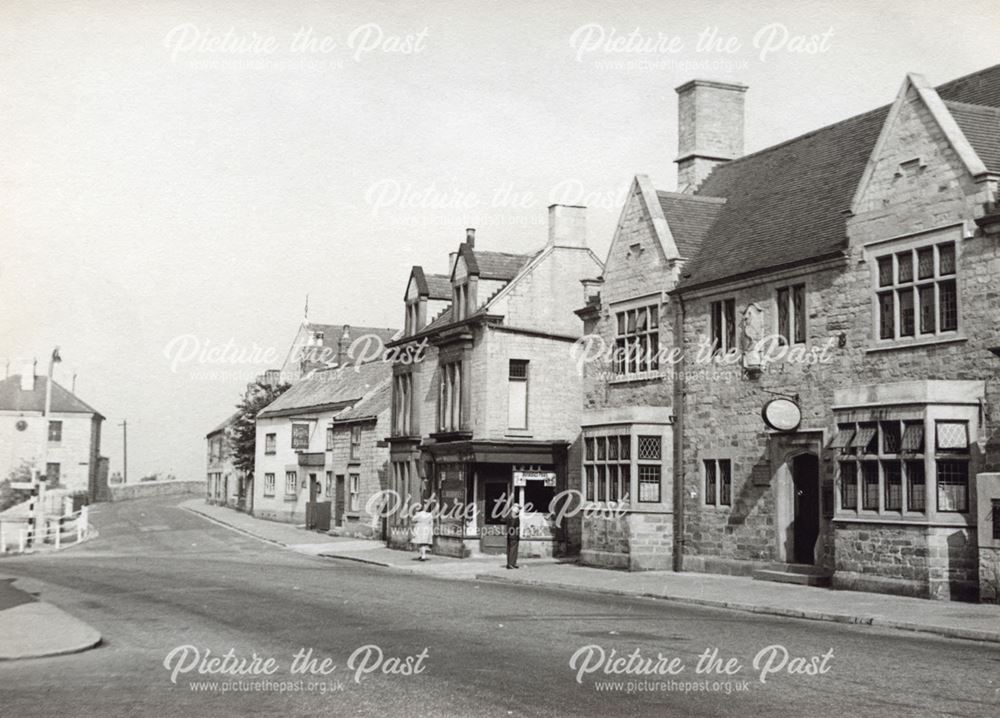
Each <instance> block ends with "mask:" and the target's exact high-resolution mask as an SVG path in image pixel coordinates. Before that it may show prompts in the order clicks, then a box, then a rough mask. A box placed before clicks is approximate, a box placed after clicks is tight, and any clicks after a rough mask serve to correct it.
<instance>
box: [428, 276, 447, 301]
mask: <svg viewBox="0 0 1000 718" xmlns="http://www.w3.org/2000/svg"><path fill="white" fill-rule="evenodd" d="M424 276H425V278H426V279H427V298H428V299H449V300H450V299H451V279H449V278H448V275H447V274H426V275H424Z"/></svg>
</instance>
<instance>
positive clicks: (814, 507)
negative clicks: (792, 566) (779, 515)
mask: <svg viewBox="0 0 1000 718" xmlns="http://www.w3.org/2000/svg"><path fill="white" fill-rule="evenodd" d="M791 468H792V485H793V488H794V492H795V500H794V504H793V506H794V508H793V511H794V514H793V516H794V518H793V524H792V560H793V561H794V563H800V564H809V565H812V564H815V563H816V539H818V538H819V521H820V506H819V459H818V458H817V457H816V455H815V454H799V455H798V456H796V457H795V458H794V459H792V467H791Z"/></svg>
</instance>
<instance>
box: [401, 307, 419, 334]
mask: <svg viewBox="0 0 1000 718" xmlns="http://www.w3.org/2000/svg"><path fill="white" fill-rule="evenodd" d="M404 326H405V328H406V334H408V335H409V334H416V333H417V332H419V331H420V329H421V327H420V303H419V300H416V301H409V302H407V303H406V323H405V325H404Z"/></svg>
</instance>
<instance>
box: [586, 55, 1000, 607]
mask: <svg viewBox="0 0 1000 718" xmlns="http://www.w3.org/2000/svg"><path fill="white" fill-rule="evenodd" d="M677 91H678V95H679V122H680V126H679V141H680V148H679V150H680V152H679V156H678V159H677V163H678V186H679V188H680V190H681V191H680V192H679V193H674V192H658V191H656V190H655V189H653V188H652V187H651V186H650V185H649V181H648V180H647V179H646V178H644V177H638V178H637V179H636V181H635V183H634V185H633V190H632V192H631V193H630V196H629V199H628V200H627V202H626V206H625V208H624V209H623V212H622V217H621V220H620V222H619V227H618V230H617V232H616V235H615V238H614V241H613V244H612V247H611V251H610V254H609V257H608V260H607V263H606V268H605V272H604V274H603V276H602V277H601V280H602V281H601V283H600V284H599V289H600V297H599V298H598V299H596V300H595V301H593V302H590V303H588V304H587V306H586V307H584V308H583V309H581V310H579V312H578V313H579V314H580V316H582V317H583V318H584V320H585V321H586V324H587V331H588V332H589V333H592V334H594V335H596V336H599V337H600V338H601V340H602V341H603V342H604V343H605V344H607V345H615V346H619V347H626V348H639V349H652V348H653V347H656V348H657V349H658V350H659V352H657V353H652V352H645V353H643V352H638V353H635V354H625V356H626V358H625V359H621V358H620V357H619V356H617V355H616V357H615V358H613V359H612V360H610V361H609V362H604V363H602V362H599V361H595V362H589V363H588V364H587V366H586V368H585V395H586V399H585V418H584V421H583V431H584V437H585V440H586V439H587V437H589V436H593V437H594V439H595V441H598V442H599V441H601V438H600V437H601V436H605V437H606V436H610V435H611V434H614V433H621V434H624V435H628V436H631V437H632V438H631V439H630V440H629V441H630V445H629V451H630V458H629V462H630V465H628V467H627V468H628V474H629V481H628V483H629V485H630V486H631V489H632V491H631V492H630V494H629V497H628V501H629V502H630V504H629V505H630V508H631V512H630V513H628V514H626V516H625V517H624V518H622V519H614V520H613V519H599V520H594V521H590V522H587V523H585V524H584V526H583V535H582V558H583V560H584V561H585V562H587V563H592V564H597V565H618V566H625V567H629V568H645V567H666V566H671V565H672V566H673V567H674V568H675V569H678V570H687V571H710V572H724V573H746V574H751V573H752V574H754V575H755V576H756V577H758V578H762V579H773V580H787V581H798V582H807V583H814V584H824V583H832V585H834V586H835V587H840V588H855V589H864V590H875V591H885V592H892V593H900V594H906V595H913V596H921V597H929V598H942V599H949V598H952V599H975V598H976V597H977V596H983V597H989V596H991V595H995V593H996V587H995V585H994V584H995V564H996V549H995V547H997V546H1000V533H998V531H997V530H996V528H995V525H996V524H995V522H994V518H995V517H996V516H997V515H1000V481H997V476H996V475H995V474H991V473H989V472H991V471H994V472H995V471H997V470H998V467H1000V359H998V357H997V355H998V354H1000V292H998V290H997V288H996V280H997V277H998V276H1000V208H998V205H997V181H998V178H1000V66H997V67H992V68H988V69H985V70H982V71H980V72H977V73H974V74H972V75H969V76H966V77H963V78H959V79H957V80H953V81H951V82H948V83H945V84H943V85H939V86H937V87H933V86H931V85H930V84H929V83H928V82H927V81H925V80H924V79H923V78H922V77H920V76H918V75H908V76H907V77H906V78H904V79H903V82H902V85H901V87H900V88H899V91H898V93H897V95H896V97H895V99H894V100H893V101H892V102H891V103H890V104H888V105H886V106H884V107H880V108H878V109H875V110H872V111H870V112H867V113H865V114H862V115H858V116H856V117H852V118H849V119H847V120H843V121H841V122H837V123H835V124H833V125H830V126H827V127H823V128H821V129H818V130H815V131H813V132H810V133H808V134H805V135H802V136H801V137H797V138H794V139H792V140H789V141H787V142H784V143H782V144H779V145H776V146H774V147H770V148H768V149H765V150H761V151H759V152H755V153H752V154H749V155H744V154H743V122H744V111H743V98H744V97H745V94H746V91H747V88H746V87H745V86H742V85H733V84H727V83H718V82H707V81H693V82H690V83H688V84H686V85H684V86H682V87H680V88H678V90H677ZM671 350H674V351H676V352H677V353H676V355H675V356H676V361H675V360H669V361H668V360H667V357H668V354H669V352H670V351H671ZM657 427H659V429H657ZM653 435H659V436H661V438H662V440H663V446H662V448H661V451H662V456H663V457H664V458H662V459H661V460H660V463H661V466H660V470H661V474H660V476H661V480H662V484H661V486H660V502H658V503H652V502H649V503H647V500H648V499H649V498H651V497H652V494H651V493H647V494H646V495H645V496H644V495H643V493H642V492H643V483H644V482H643V476H644V475H643V473H642V471H643V469H642V464H641V462H640V461H637V459H638V458H639V457H637V456H636V451H641V448H640V446H641V445H640V444H639V443H638V442H639V441H641V437H643V436H653ZM603 441H604V448H603V456H604V457H605V458H604V459H603V460H601V459H598V458H596V457H598V456H599V454H598V453H597V450H596V449H595V453H594V456H595V459H594V463H595V467H596V466H601V465H602V464H608V463H611V459H610V458H608V457H610V451H611V449H610V448H609V446H610V444H608V443H607V441H608V440H607V439H604V440H603ZM621 456H622V448H621V445H619V446H618V447H617V457H618V463H619V465H621V460H620V459H621ZM666 457H672V459H668V458H666ZM671 463H672V470H669V469H670V464H671ZM581 465H582V467H583V468H584V470H585V471H586V467H587V466H588V460H587V459H584V460H582V462H581ZM625 470H626V469H624V468H621V469H619V471H620V472H621V473H619V474H618V476H619V477H620V476H621V475H622V474H623V473H624V472H625ZM602 473H603V476H604V482H605V483H604V486H603V488H602V485H601V484H600V483H599V481H600V477H601V474H602ZM650 473H651V472H649V471H648V470H647V471H646V473H645V477H646V479H648V477H649V476H650ZM594 475H595V477H597V482H595V486H594V487H593V490H592V489H591V487H590V485H589V484H586V483H585V486H584V490H585V491H586V493H587V495H588V499H591V500H592V501H594V502H601V501H609V500H611V498H612V495H611V494H610V493H609V489H608V488H607V476H608V473H607V468H604V471H603V472H599V471H595V473H594ZM586 476H588V474H586V473H585V477H586ZM619 480H621V479H619ZM991 586H992V588H991Z"/></svg>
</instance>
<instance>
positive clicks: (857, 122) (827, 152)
mask: <svg viewBox="0 0 1000 718" xmlns="http://www.w3.org/2000/svg"><path fill="white" fill-rule="evenodd" d="M936 89H937V92H938V94H939V95H940V96H941V97H942V98H943V99H946V100H948V101H950V102H967V103H973V104H985V105H991V106H998V105H1000V65H996V66H994V67H990V68H987V69H985V70H981V71H980V72H978V73H974V74H973V75H968V76H966V77H962V78H959V79H957V80H953V81H951V82H948V83H946V84H944V85H941V86H940V87H938V88H936ZM888 112H889V106H888V105H887V106H885V107H880V108H878V109H876V110H871V111H870V112H866V113H865V114H862V115H858V116H856V117H851V118H849V119H847V120H843V121H842V122H838V123H836V124H833V125H829V126H827V127H823V128H821V129H818V130H815V131H813V132H810V133H808V134H805V135H802V136H800V137H796V138H795V139H792V140H789V141H787V142H783V143H781V144H779V145H775V146H774V147H770V148H768V149H765V150H761V151H760V152H755V153H753V154H750V155H747V156H745V157H741V158H739V159H737V160H733V161H732V162H727V163H725V164H722V165H719V166H718V167H716V168H715V170H714V171H713V172H712V173H711V174H710V175H709V177H708V178H707V179H706V180H705V182H704V183H703V184H702V185H701V187H699V188H698V191H697V194H698V195H700V196H709V197H723V198H725V199H726V203H725V204H724V205H722V208H721V209H720V210H719V213H718V217H717V219H716V221H715V223H714V224H713V225H712V228H711V230H710V231H709V232H707V234H706V235H705V237H704V239H703V241H702V247H701V250H700V251H699V253H698V255H697V256H696V257H695V259H694V260H693V261H691V262H690V263H689V264H688V266H687V267H686V270H685V273H684V277H683V278H682V280H681V282H680V285H679V287H680V288H681V289H685V288H690V287H693V286H697V285H700V284H703V283H707V282H712V281H716V280H721V279H727V278H730V277H736V276H739V275H742V274H745V273H749V272H754V271H760V270H762V269H770V268H777V267H781V266H786V265H792V264H795V263H799V262H803V261H807V260H811V259H816V258H819V257H823V256H829V255H833V254H835V253H836V252H839V251H841V250H843V248H844V247H845V246H846V234H847V233H846V227H845V217H844V215H843V212H844V211H845V210H847V209H849V208H850V206H851V200H852V198H853V196H854V192H855V190H856V189H857V186H858V182H859V181H860V179H861V176H862V173H863V172H864V170H865V166H866V165H867V162H868V158H869V156H870V154H871V152H872V150H873V149H874V147H875V143H876V141H877V139H878V136H879V132H880V130H881V129H882V125H883V124H884V122H885V119H886V117H887V115H888ZM981 116H985V113H979V114H977V115H976V118H977V122H978V121H979V119H980V117H981ZM974 124H975V123H974ZM976 126H977V127H978V124H977V125H976ZM973 134H974V135H975V134H976V132H975V131H973ZM969 141H970V142H972V143H973V146H975V143H976V142H979V143H980V145H981V146H986V147H987V148H988V147H989V146H990V144H989V142H988V141H986V140H985V138H983V137H981V136H977V140H975V141H973V140H972V139H971V138H970V140H969ZM984 142H985V143H986V144H985V145H984ZM981 159H983V161H984V162H987V166H989V162H988V161H987V160H986V158H981ZM671 226H672V225H671Z"/></svg>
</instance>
